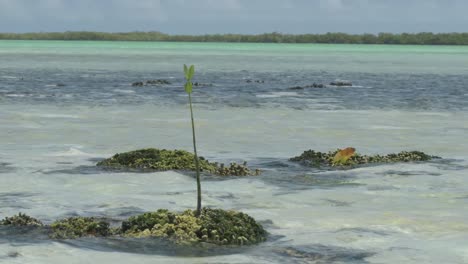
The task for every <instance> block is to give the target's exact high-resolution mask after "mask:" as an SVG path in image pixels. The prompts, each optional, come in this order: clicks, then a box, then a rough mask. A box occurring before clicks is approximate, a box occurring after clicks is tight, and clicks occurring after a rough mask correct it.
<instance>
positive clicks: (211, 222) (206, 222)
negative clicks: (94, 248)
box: [121, 208, 267, 245]
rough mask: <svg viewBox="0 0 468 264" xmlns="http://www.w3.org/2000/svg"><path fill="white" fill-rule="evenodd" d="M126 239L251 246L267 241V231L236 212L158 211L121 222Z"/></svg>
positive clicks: (216, 210) (248, 217) (212, 210)
mask: <svg viewBox="0 0 468 264" xmlns="http://www.w3.org/2000/svg"><path fill="white" fill-rule="evenodd" d="M121 231H122V235H123V236H126V237H163V238H168V239H170V240H172V241H174V242H175V243H194V242H206V243H212V244H217V245H252V244H256V243H260V242H263V241H265V240H266V236H267V232H266V231H265V230H264V229H263V227H262V226H261V225H260V224H259V223H257V222H256V221H255V220H254V219H253V218H252V217H250V216H248V215H247V214H244V213H241V212H236V211H225V210H221V209H208V208H203V210H202V212H201V215H200V217H198V218H197V217H195V212H194V211H192V210H187V211H185V212H183V213H172V212H169V211H168V210H163V209H161V210H158V211H156V212H152V213H145V214H142V215H138V216H133V217H130V218H129V219H128V220H127V221H124V222H123V223H122V229H121Z"/></svg>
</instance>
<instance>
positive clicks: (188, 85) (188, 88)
mask: <svg viewBox="0 0 468 264" xmlns="http://www.w3.org/2000/svg"><path fill="white" fill-rule="evenodd" d="M184 74H185V80H186V82H185V92H186V93H187V94H188V98H189V106H190V118H191V120H192V138H193V152H194V154H195V169H196V174H197V211H196V216H200V214H201V183H200V164H199V161H198V155H197V142H196V139H195V122H194V121H193V109H192V88H193V84H192V78H193V75H194V74H195V66H193V65H191V66H190V67H187V65H185V64H184Z"/></svg>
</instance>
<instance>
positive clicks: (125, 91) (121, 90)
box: [113, 89, 135, 94]
mask: <svg viewBox="0 0 468 264" xmlns="http://www.w3.org/2000/svg"><path fill="white" fill-rule="evenodd" d="M113 91H114V92H116V93H123V94H132V93H135V91H134V90H123V89H115V90H113Z"/></svg>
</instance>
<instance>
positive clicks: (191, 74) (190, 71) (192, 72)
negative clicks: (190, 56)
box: [188, 65, 195, 80]
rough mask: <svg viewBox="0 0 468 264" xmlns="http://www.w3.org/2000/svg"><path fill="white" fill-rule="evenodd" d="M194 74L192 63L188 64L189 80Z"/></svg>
mask: <svg viewBox="0 0 468 264" xmlns="http://www.w3.org/2000/svg"><path fill="white" fill-rule="evenodd" d="M194 74H195V66H194V65H191V66H190V69H189V71H188V76H189V80H191V79H192V78H193V75H194Z"/></svg>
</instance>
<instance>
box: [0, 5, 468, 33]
mask: <svg viewBox="0 0 468 264" xmlns="http://www.w3.org/2000/svg"><path fill="white" fill-rule="evenodd" d="M465 10H468V1H466V0H99V1H97V0H79V1H76V0H0V31H1V32H31V31H66V30H92V31H114V32H115V31H135V30H141V31H149V30H157V31H162V32H166V33H172V34H204V33H227V32H232V33H262V32H271V31H280V32H285V33H323V32H328V31H333V32H348V33H364V32H370V33H377V32H383V31H385V32H417V31H434V32H455V31H466V25H468V16H466V15H465V14H464V12H465Z"/></svg>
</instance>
